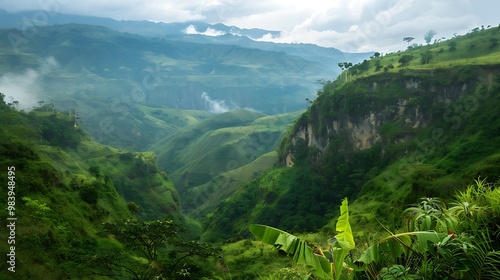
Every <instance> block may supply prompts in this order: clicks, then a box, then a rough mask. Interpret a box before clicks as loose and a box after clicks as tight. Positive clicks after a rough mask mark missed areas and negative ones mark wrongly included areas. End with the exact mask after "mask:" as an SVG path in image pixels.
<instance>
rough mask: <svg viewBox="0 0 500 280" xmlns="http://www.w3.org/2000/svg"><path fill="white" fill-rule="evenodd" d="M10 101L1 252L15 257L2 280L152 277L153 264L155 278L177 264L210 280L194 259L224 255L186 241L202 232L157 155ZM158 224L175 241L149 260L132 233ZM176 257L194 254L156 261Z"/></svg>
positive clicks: (3, 144) (1, 155)
mask: <svg viewBox="0 0 500 280" xmlns="http://www.w3.org/2000/svg"><path fill="white" fill-rule="evenodd" d="M4 97H5V96H4V95H3V94H2V95H1V100H0V114H1V116H2V117H1V118H0V135H2V137H1V138H0V166H2V169H3V170H4V172H2V173H1V174H0V181H1V182H2V183H3V184H4V185H5V186H6V187H4V188H2V189H1V190H0V194H1V195H2V196H3V197H4V198H5V199H4V200H3V202H2V203H1V204H2V208H3V209H5V211H2V214H1V217H2V219H3V220H4V221H8V220H9V219H10V220H9V221H10V222H9V224H10V225H13V226H15V228H14V227H12V228H8V229H9V230H2V231H1V236H2V239H4V240H5V242H2V244H1V245H0V250H1V251H2V252H7V253H9V252H10V253H9V254H11V256H10V257H9V260H10V261H12V262H11V263H9V262H3V263H2V265H1V266H0V267H1V269H2V271H3V272H2V277H1V278H2V279H67V278H71V279H116V278H129V277H131V276H132V275H135V277H149V276H148V275H153V274H152V273H153V272H154V270H152V269H151V268H150V267H149V265H148V262H150V261H155V262H157V263H158V268H159V267H160V266H164V268H162V271H161V272H158V273H156V274H162V275H165V276H166V277H171V278H174V277H177V276H176V275H175V273H176V271H179V270H180V267H181V266H183V267H191V268H193V269H194V268H196V267H198V272H195V271H194V270H193V275H198V274H197V273H201V274H203V275H210V272H209V268H208V267H207V263H206V259H205V261H204V262H205V264H204V265H203V267H204V268H203V269H199V268H200V267H201V266H200V265H198V262H197V256H203V257H204V258H207V257H210V256H214V255H215V254H216V252H218V250H216V249H212V248H211V247H210V246H208V245H205V244H202V243H199V242H198V243H196V242H194V241H189V239H190V238H193V237H196V235H198V234H199V227H198V226H197V223H196V222H194V221H192V220H190V219H188V218H187V217H185V216H184V215H183V214H182V213H181V211H180V201H179V197H178V195H177V191H176V190H175V188H174V186H173V184H172V182H171V181H170V179H169V178H168V177H167V176H166V174H164V173H162V172H160V171H159V170H158V168H157V167H156V156H155V155H154V154H153V153H151V152H143V153H132V152H126V151H120V150H117V149H115V148H111V147H109V146H104V145H102V144H99V143H97V142H95V141H93V140H92V139H91V138H90V137H89V136H88V135H87V134H85V133H84V132H83V131H82V130H81V129H80V128H79V127H78V126H77V125H76V126H75V121H74V117H72V116H69V115H68V114H67V113H63V112H57V111H55V112H52V111H51V112H47V111H46V110H44V109H40V110H33V111H31V112H30V113H22V112H18V111H17V110H15V109H14V108H12V107H13V105H7V104H6V103H5V102H4ZM7 198H8V199H7ZM7 210H8V211H7ZM12 218H15V219H14V220H12ZM124 221H126V222H124ZM162 221H163V223H164V224H161V223H162ZM153 226H155V227H158V228H162V230H172V229H175V235H166V234H167V233H166V232H165V233H162V235H161V236H160V237H159V238H160V239H158V240H157V241H155V242H156V243H153V244H150V245H151V246H152V247H148V248H151V249H154V250H157V251H155V256H154V257H148V256H144V255H143V254H142V253H141V250H142V249H144V248H143V247H141V245H139V244H136V243H135V242H134V241H132V240H130V239H127V238H126V235H127V234H128V233H130V234H136V236H139V235H137V234H138V233H139V232H140V234H143V237H139V238H149V237H148V235H149V234H155V233H154V232H150V231H149V230H148V227H153ZM136 229H139V230H140V231H136ZM186 229H188V230H186ZM124 232H128V233H127V234H124V235H121V234H123V233H124ZM179 233H180V234H179ZM9 236H10V241H9V242H7V240H9V238H8V237H9ZM148 246H149V245H148ZM171 251H175V252H179V253H181V254H182V253H186V252H190V254H189V255H190V256H192V257H189V258H182V260H178V259H179V258H180V256H178V257H171V258H169V260H167V261H165V260H163V259H162V260H161V261H160V260H157V256H160V257H164V256H165V255H168V254H172V253H171ZM169 252H170V253H169ZM124 268H126V269H124ZM158 268H157V269H158ZM8 269H9V271H8ZM163 269H165V271H168V273H166V272H165V271H163ZM13 271H15V272H13ZM207 271H208V272H207ZM167 275H169V276H167Z"/></svg>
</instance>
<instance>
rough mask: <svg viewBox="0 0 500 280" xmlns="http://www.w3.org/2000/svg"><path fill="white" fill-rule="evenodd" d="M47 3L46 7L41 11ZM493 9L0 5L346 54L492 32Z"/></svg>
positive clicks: (120, 2) (407, 4) (135, 1)
mask: <svg viewBox="0 0 500 280" xmlns="http://www.w3.org/2000/svg"><path fill="white" fill-rule="evenodd" d="M46 2H50V3H51V4H52V6H50V7H52V8H47V7H46V6H43V3H46ZM499 6H500V2H498V1H496V0H474V1H472V0H429V1H420V0H351V1H324V0H308V1H303V0H269V1H247V0H246V1H245V0H169V1H163V0H149V1H147V2H144V1H141V0H108V1H102V0H87V1H70V0H51V1H39V0H24V1H10V0H0V8H3V9H7V10H9V11H17V10H27V9H31V10H47V9H49V10H50V11H52V12H61V13H69V14H83V15H94V16H102V17H111V18H115V19H134V20H152V21H163V22H186V21H196V20H200V21H206V22H208V23H223V24H226V25H234V26H237V27H240V28H261V29H267V30H271V31H282V34H281V36H279V37H278V38H276V37H272V36H271V37H270V36H264V37H263V38H260V40H270V41H274V42H286V43H293V42H304V43H316V44H319V45H322V46H328V47H336V48H339V49H341V50H344V51H351V52H355V51H373V50H376V51H389V50H398V49H404V48H405V45H404V42H402V39H401V38H402V37H404V36H412V37H415V38H416V40H415V41H417V39H418V40H422V41H423V35H424V34H425V33H426V32H427V31H428V30H429V29H434V30H436V31H437V32H438V34H439V36H444V37H450V36H451V35H452V34H453V33H455V32H456V33H458V34H463V33H466V32H467V31H468V30H470V29H472V28H474V27H477V26H480V25H483V24H484V25H485V26H486V25H493V26H497V25H498V24H499V23H500V22H499V20H498V15H497V11H498V10H499ZM196 34H197V33H196ZM203 34H204V35H209V36H217V35H219V34H221V32H220V31H218V30H207V31H205V32H203Z"/></svg>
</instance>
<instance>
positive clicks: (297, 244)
mask: <svg viewBox="0 0 500 280" xmlns="http://www.w3.org/2000/svg"><path fill="white" fill-rule="evenodd" d="M336 228H337V232H338V234H337V235H335V237H334V238H332V239H330V242H329V243H330V244H329V248H328V249H327V250H323V249H322V248H320V247H319V246H316V245H313V244H310V243H309V242H307V241H305V240H302V239H300V238H299V237H297V236H294V235H292V234H290V233H288V232H285V231H282V230H280V229H277V228H273V227H270V226H266V225H259V224H253V225H251V226H250V232H252V233H253V234H254V235H255V236H256V237H258V238H260V239H261V240H262V242H264V243H266V244H270V245H273V246H275V247H276V248H277V249H279V250H283V251H284V252H285V253H287V254H288V255H290V256H291V257H292V258H293V260H294V261H295V262H296V263H297V264H303V265H306V266H307V267H309V268H311V272H312V274H313V275H314V276H316V277H318V278H320V279H335V280H338V279H340V277H341V275H342V268H343V266H344V259H345V257H346V256H347V254H348V253H349V251H351V250H352V249H354V247H355V243H354V238H353V235H352V230H351V225H350V224H349V207H348V201H347V198H345V199H344V200H343V201H342V204H341V206H340V217H339V219H338V220H337V226H336Z"/></svg>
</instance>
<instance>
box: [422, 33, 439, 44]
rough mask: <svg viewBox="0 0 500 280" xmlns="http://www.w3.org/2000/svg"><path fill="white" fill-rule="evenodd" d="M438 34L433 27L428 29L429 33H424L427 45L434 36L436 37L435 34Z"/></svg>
mask: <svg viewBox="0 0 500 280" xmlns="http://www.w3.org/2000/svg"><path fill="white" fill-rule="evenodd" d="M436 34H437V33H436V31H434V30H433V29H431V30H429V31H427V33H425V35H424V40H425V42H426V43H427V45H428V44H430V43H431V41H432V38H433V37H434V35H436Z"/></svg>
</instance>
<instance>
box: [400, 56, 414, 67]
mask: <svg viewBox="0 0 500 280" xmlns="http://www.w3.org/2000/svg"><path fill="white" fill-rule="evenodd" d="M412 60H413V55H410V54H405V55H403V56H401V57H400V58H399V60H398V62H399V63H400V64H401V66H408V65H409V64H410V61H412Z"/></svg>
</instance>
